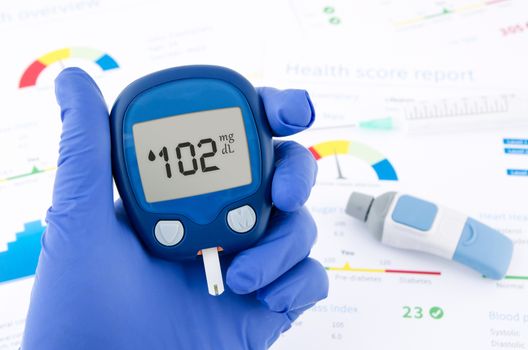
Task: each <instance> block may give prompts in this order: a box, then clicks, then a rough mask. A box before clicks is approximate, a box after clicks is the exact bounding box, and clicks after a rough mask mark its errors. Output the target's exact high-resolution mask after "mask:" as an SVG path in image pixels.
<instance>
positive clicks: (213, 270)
mask: <svg viewBox="0 0 528 350" xmlns="http://www.w3.org/2000/svg"><path fill="white" fill-rule="evenodd" d="M202 256H203V261H204V268H205V278H206V279H207V289H208V290H209V294H211V295H214V296H218V295H220V294H222V293H223V292H224V281H223V279H222V270H221V269H220V259H219V257H218V248H217V247H214V248H207V249H202Z"/></svg>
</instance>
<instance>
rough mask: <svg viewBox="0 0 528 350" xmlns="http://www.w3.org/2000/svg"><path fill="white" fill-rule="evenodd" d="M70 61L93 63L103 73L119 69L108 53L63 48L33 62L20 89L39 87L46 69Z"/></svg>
mask: <svg viewBox="0 0 528 350" xmlns="http://www.w3.org/2000/svg"><path fill="white" fill-rule="evenodd" d="M70 59H81V60H83V61H88V62H92V63H93V64H95V65H97V66H99V68H100V69H101V70H102V71H109V70H113V69H116V68H119V64H118V63H117V61H116V60H115V59H114V58H113V57H112V56H110V55H109V54H108V53H106V52H103V51H100V50H97V49H93V48H87V47H71V48H62V49H58V50H54V51H51V52H48V53H46V54H44V55H42V56H40V57H39V58H37V59H36V60H35V61H33V63H31V64H30V65H29V66H28V67H27V68H26V70H25V71H24V73H23V74H22V77H21V78H20V82H19V84H18V87H19V88H21V89H23V88H28V87H31V86H35V85H37V80H38V78H39V76H40V75H41V73H42V72H43V71H44V70H45V69H46V68H48V67H49V66H50V65H53V64H56V63H58V64H61V65H63V66H64V61H66V60H70Z"/></svg>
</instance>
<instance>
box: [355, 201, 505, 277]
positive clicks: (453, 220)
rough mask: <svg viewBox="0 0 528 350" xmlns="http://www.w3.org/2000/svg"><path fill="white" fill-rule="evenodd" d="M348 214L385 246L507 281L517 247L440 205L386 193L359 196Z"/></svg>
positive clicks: (491, 231)
mask: <svg viewBox="0 0 528 350" xmlns="http://www.w3.org/2000/svg"><path fill="white" fill-rule="evenodd" d="M346 212H347V214H349V215H351V216H353V217H355V218H357V219H360V220H362V221H366V222H367V226H368V227H369V229H370V231H371V232H373V233H374V234H375V236H376V237H377V238H378V239H380V240H381V242H382V243H384V244H387V245H390V246H393V247H397V248H404V249H411V250H417V251H422V252H426V253H430V254H434V255H438V256H441V257H444V258H446V259H450V260H455V261H457V262H459V263H462V264H464V265H466V266H468V267H470V268H472V269H474V270H476V271H478V272H479V273H481V274H482V275H483V276H485V277H488V278H492V279H501V278H503V277H504V276H505V275H506V273H507V271H508V267H509V265H510V262H511V259H512V254H513V242H512V241H511V240H510V239H509V238H508V237H506V236H505V235H504V234H502V233H501V232H499V231H497V230H495V229H493V228H491V227H489V226H487V225H485V224H483V223H481V222H478V221H476V220H475V219H472V218H470V217H467V216H466V215H463V214H461V213H459V212H456V211H454V210H452V209H449V208H446V207H443V206H440V205H438V204H435V203H432V202H429V201H426V200H423V199H420V198H417V197H414V196H410V195H407V194H398V193H396V192H387V193H385V194H383V195H381V196H379V197H377V198H374V197H372V196H369V195H365V194H362V193H358V192H354V193H352V195H351V196H350V199H349V201H348V205H347V208H346Z"/></svg>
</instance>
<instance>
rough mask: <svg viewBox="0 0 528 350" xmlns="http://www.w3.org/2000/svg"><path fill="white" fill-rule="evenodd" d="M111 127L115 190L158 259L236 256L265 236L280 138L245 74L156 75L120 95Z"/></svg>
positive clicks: (204, 69) (193, 71)
mask: <svg viewBox="0 0 528 350" xmlns="http://www.w3.org/2000/svg"><path fill="white" fill-rule="evenodd" d="M110 123H111V136H112V162H113V163H112V167H113V173H114V178H115V181H116V185H117V188H118V190H119V193H120V196H121V198H122V200H123V204H124V207H125V209H126V211H127V214H128V216H129V218H130V221H131V223H132V225H133V227H134V229H135V231H136V233H137V234H138V236H139V237H140V238H141V240H142V242H143V243H144V245H145V246H146V247H147V248H148V250H149V251H150V252H151V253H152V254H153V255H155V256H158V257H161V258H164V259H169V260H181V259H190V258H196V257H197V254H201V253H202V251H204V252H205V250H208V251H209V250H210V249H215V251H216V249H217V248H218V250H219V251H220V250H222V251H224V252H226V253H232V252H237V251H240V250H242V249H245V248H247V247H249V246H250V245H252V244H253V243H255V242H256V241H257V240H258V239H259V238H260V237H261V236H262V234H263V233H264V231H265V229H266V226H267V223H268V220H269V216H270V212H271V206H272V204H271V178H272V172H273V146H272V137H271V131H270V127H269V125H268V120H267V118H266V114H265V112H264V108H263V105H262V101H261V100H260V98H259V96H258V93H257V91H256V90H255V88H254V87H253V86H252V85H251V84H250V83H249V82H248V81H247V80H246V79H245V78H244V77H242V76H241V75H240V74H238V73H236V72H234V71H232V70H230V69H227V68H223V67H218V66H183V67H176V68H171V69H166V70H162V71H159V72H156V73H153V74H150V75H147V76H145V77H143V78H141V79H138V80H136V81H135V82H133V83H132V84H130V85H129V86H128V87H127V88H126V89H125V90H124V91H123V92H122V93H121V94H120V95H119V97H118V99H117V101H116V103H115V105H114V107H113V108H112V112H111V115H110ZM204 254H205V253H204ZM220 293H221V292H218V293H217V294H220Z"/></svg>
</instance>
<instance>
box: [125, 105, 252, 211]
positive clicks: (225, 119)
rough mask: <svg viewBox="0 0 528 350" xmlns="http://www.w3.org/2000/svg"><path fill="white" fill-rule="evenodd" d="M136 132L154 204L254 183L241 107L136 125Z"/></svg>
mask: <svg viewBox="0 0 528 350" xmlns="http://www.w3.org/2000/svg"><path fill="white" fill-rule="evenodd" d="M133 133H134V143H135V148H136V158H137V162H138V165H139V172H140V176H141V182H142V183H143V190H144V193H145V198H146V200H147V201H148V202H150V203H152V202H158V201H163V200H172V199H178V198H183V197H190V196H195V195H198V194H204V193H210V192H216V191H221V190H225V189H230V188H234V187H238V186H243V185H247V184H249V183H251V167H250V160H249V150H248V143H247V136H246V131H245V126H244V120H243V118H242V112H241V110H240V108H237V107H234V108H222V109H215V110H208V111H202V112H195V113H188V114H180V115H176V116H169V117H166V118H161V119H157V120H154V121H147V122H143V123H137V124H135V125H134V127H133Z"/></svg>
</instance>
